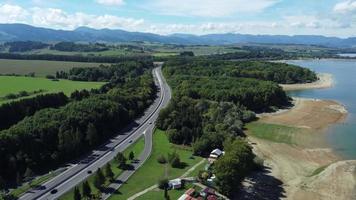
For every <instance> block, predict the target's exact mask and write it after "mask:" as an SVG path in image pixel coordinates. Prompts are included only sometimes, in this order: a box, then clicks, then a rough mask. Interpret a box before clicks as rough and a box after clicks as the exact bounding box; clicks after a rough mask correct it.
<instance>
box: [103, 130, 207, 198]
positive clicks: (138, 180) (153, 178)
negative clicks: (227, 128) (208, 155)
mask: <svg viewBox="0 0 356 200" xmlns="http://www.w3.org/2000/svg"><path fill="white" fill-rule="evenodd" d="M174 151H176V152H177V153H178V154H179V156H180V159H181V161H182V162H184V163H185V164H186V167H184V168H182V169H178V168H172V167H171V166H170V165H162V164H159V163H158V162H157V158H158V157H159V156H160V155H164V156H166V155H167V154H168V153H170V152H174ZM191 156H192V151H190V150H184V148H179V147H178V146H175V145H172V144H170V143H169V141H168V138H167V136H166V135H165V133H164V132H163V131H160V130H156V132H155V133H154V137H153V149H152V154H151V157H150V158H149V159H148V160H147V161H146V162H145V164H144V165H143V166H142V167H141V168H140V169H138V171H137V172H136V173H135V174H134V175H133V176H132V177H131V178H130V179H129V180H128V181H127V182H126V184H124V185H123V186H122V187H121V188H120V189H119V191H117V192H116V193H115V194H114V195H113V196H111V198H110V199H127V198H129V197H130V196H132V195H133V194H135V193H137V192H140V191H142V190H144V189H146V188H148V187H150V186H152V185H155V184H157V181H158V180H159V179H160V178H162V177H165V176H166V177H167V178H168V179H174V178H177V177H179V176H181V175H182V174H184V172H186V171H187V170H188V169H189V168H190V167H192V166H194V165H195V164H197V163H198V162H200V161H201V160H202V159H203V158H200V157H194V158H193V159H192V158H190V157H191ZM153 195H155V194H153ZM172 195H173V194H172ZM172 199H174V198H172Z"/></svg>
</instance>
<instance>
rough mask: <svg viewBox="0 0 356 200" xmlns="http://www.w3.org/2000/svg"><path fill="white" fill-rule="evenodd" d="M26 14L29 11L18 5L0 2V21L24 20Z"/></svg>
mask: <svg viewBox="0 0 356 200" xmlns="http://www.w3.org/2000/svg"><path fill="white" fill-rule="evenodd" d="M28 15H29V13H28V12H27V11H26V10H25V9H23V8H22V7H20V6H17V5H10V4H0V22H1V23H14V22H24V21H25V20H26V18H27V17H28Z"/></svg>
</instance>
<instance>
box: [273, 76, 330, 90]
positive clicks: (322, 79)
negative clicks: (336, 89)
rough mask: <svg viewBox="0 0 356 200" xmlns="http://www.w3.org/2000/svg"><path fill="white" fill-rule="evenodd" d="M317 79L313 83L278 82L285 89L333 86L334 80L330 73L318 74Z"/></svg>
mask: <svg viewBox="0 0 356 200" xmlns="http://www.w3.org/2000/svg"><path fill="white" fill-rule="evenodd" d="M318 78H319V80H318V81H316V82H313V83H304V84H280V86H282V87H283V89H284V90H286V91H291V90H305V89H322V88H330V87H332V86H333V84H334V81H333V77H332V75H331V74H318Z"/></svg>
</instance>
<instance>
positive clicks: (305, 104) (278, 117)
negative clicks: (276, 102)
mask: <svg viewBox="0 0 356 200" xmlns="http://www.w3.org/2000/svg"><path fill="white" fill-rule="evenodd" d="M293 104H294V106H293V107H292V108H291V109H288V110H283V111H279V112H277V113H272V114H262V115H260V117H261V119H260V121H262V122H266V123H271V124H281V125H287V126H295V127H300V128H309V129H317V130H320V129H324V128H327V127H328V126H329V125H330V124H334V123H339V122H342V121H343V120H344V119H345V118H346V117H347V110H346V108H345V107H344V106H343V105H341V104H339V103H337V102H335V101H331V100H319V99H303V98H294V99H293Z"/></svg>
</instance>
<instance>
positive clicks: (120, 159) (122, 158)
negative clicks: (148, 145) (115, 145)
mask: <svg viewBox="0 0 356 200" xmlns="http://www.w3.org/2000/svg"><path fill="white" fill-rule="evenodd" d="M116 160H117V162H118V163H119V168H120V169H125V167H126V161H127V159H126V158H125V155H124V154H123V153H121V152H119V153H118V154H117V156H116Z"/></svg>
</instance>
